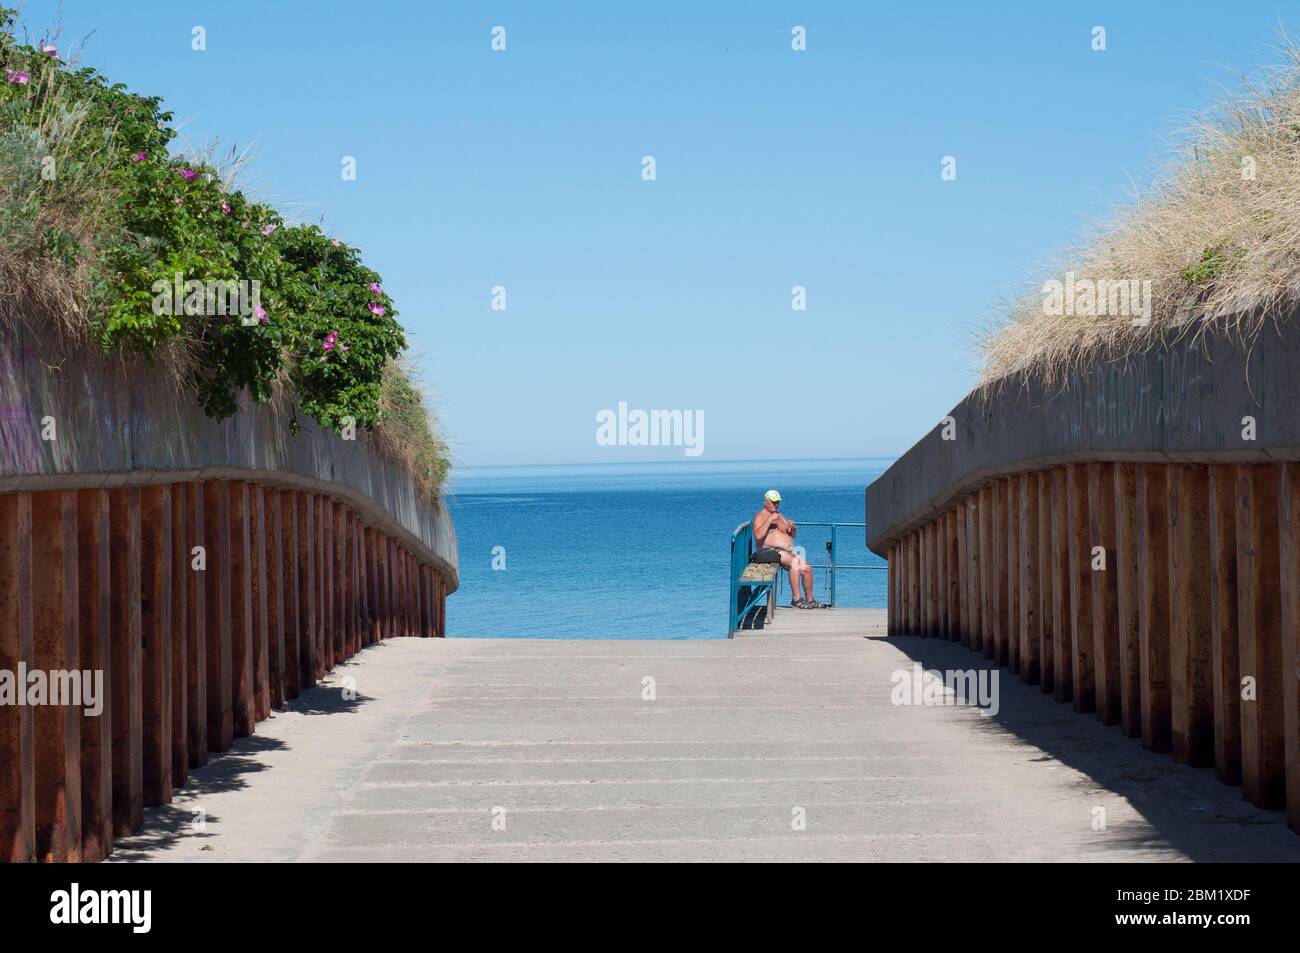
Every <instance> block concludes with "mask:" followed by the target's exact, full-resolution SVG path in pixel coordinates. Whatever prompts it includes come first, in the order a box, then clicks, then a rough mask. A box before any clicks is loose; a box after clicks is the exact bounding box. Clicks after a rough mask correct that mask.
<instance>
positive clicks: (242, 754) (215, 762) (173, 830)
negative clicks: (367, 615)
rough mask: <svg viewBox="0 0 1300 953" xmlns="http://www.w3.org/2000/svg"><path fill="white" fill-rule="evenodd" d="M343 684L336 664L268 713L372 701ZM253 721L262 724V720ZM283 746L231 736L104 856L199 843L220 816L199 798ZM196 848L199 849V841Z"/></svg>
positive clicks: (339, 710) (330, 710)
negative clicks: (170, 797)
mask: <svg viewBox="0 0 1300 953" xmlns="http://www.w3.org/2000/svg"><path fill="white" fill-rule="evenodd" d="M379 645H382V643H379ZM376 647H377V646H367V647H366V648H365V649H363V650H362V652H360V653H358V654H357V655H355V656H353V657H352V658H351V659H349V660H348V662H347V663H345V664H348V665H354V664H356V663H357V661H358V660H359V659H361V658H362V656H363V655H364V654H365V652H366V651H367V650H369V649H371V648H376ZM344 687H345V683H344V682H343V681H342V679H341V677H340V675H339V674H338V673H337V669H336V670H335V672H331V673H327V674H326V676H325V679H324V681H322V682H320V683H318V684H317V685H315V686H314V687H313V688H309V689H307V690H306V691H305V692H302V693H301V694H299V695H298V697H297V698H293V699H290V700H288V701H286V702H285V703H284V705H283V707H281V708H278V709H273V710H272V712H271V718H275V717H276V715H277V713H285V712H296V713H298V714H302V715H337V714H347V713H351V712H353V711H356V710H357V709H358V708H359V707H360V706H361V705H363V704H365V703H366V702H368V701H371V700H372V699H371V698H370V697H369V696H366V695H363V694H361V693H359V692H351V695H352V697H347V696H346V695H345V692H344ZM258 724H259V725H261V724H266V721H265V720H264V721H261V722H258ZM288 747H289V746H288V745H286V744H285V743H284V742H283V741H280V740H279V739H277V738H267V737H265V736H263V735H257V734H253V735H250V736H249V737H247V738H236V739H235V741H234V743H233V744H232V745H231V746H230V749H229V750H227V751H222V752H219V753H218V752H213V753H210V754H209V755H208V762H207V764H205V765H203V766H202V767H200V768H194V769H191V770H190V772H189V774H188V775H187V776H186V779H185V783H184V785H182V786H181V787H179V788H177V789H176V790H175V791H174V793H173V797H174V798H175V800H173V801H172V803H170V804H164V805H161V806H159V807H150V808H146V809H145V812H144V823H143V824H142V825H141V827H140V830H138V831H137V832H136V833H135V834H133V835H131V836H130V837H127V838H122V839H121V840H117V841H114V844H113V853H112V854H111V855H109V858H108V860H109V861H110V862H112V861H133V860H153V859H155V857H154V855H155V854H156V853H157V852H159V851H163V850H166V849H167V848H169V847H172V846H175V845H176V844H178V843H180V842H181V841H188V842H192V843H201V842H202V840H203V839H205V838H208V837H211V836H212V830H211V829H212V828H214V827H215V826H216V825H218V824H220V823H221V818H220V816H218V815H215V814H207V813H204V814H200V813H199V811H200V809H201V808H202V807H203V798H204V797H205V796H206V795H211V794H221V793H225V792H228V791H237V790H240V789H242V788H245V787H247V786H248V782H247V780H246V778H247V777H248V775H251V774H259V773H261V772H263V771H266V770H268V768H267V765H266V763H265V761H264V760H263V758H262V756H263V755H264V754H265V753H267V752H269V751H286V750H288ZM199 849H200V850H202V849H203V848H202V847H201V846H200V847H199Z"/></svg>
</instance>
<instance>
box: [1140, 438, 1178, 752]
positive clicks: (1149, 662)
mask: <svg viewBox="0 0 1300 953" xmlns="http://www.w3.org/2000/svg"><path fill="white" fill-rule="evenodd" d="M1136 467H1137V518H1138V668H1139V671H1138V678H1139V680H1140V683H1141V685H1140V695H1141V705H1142V744H1143V745H1144V746H1145V747H1146V748H1148V749H1150V750H1151V751H1169V750H1170V747H1171V744H1172V738H1171V734H1170V730H1171V729H1170V696H1169V524H1168V521H1167V518H1166V512H1165V511H1166V508H1167V506H1168V492H1167V483H1168V480H1167V474H1166V471H1165V467H1164V466H1163V465H1162V464H1154V463H1141V464H1137V465H1136Z"/></svg>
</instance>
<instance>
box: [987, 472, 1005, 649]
mask: <svg viewBox="0 0 1300 953" xmlns="http://www.w3.org/2000/svg"><path fill="white" fill-rule="evenodd" d="M988 492H989V522H990V528H991V529H992V535H991V537H990V541H991V542H992V544H993V546H992V548H991V549H990V550H989V569H990V571H991V573H992V577H991V579H990V582H989V589H990V592H989V599H990V605H991V608H992V610H993V639H992V644H991V645H990V643H989V642H985V643H984V657H985V658H991V659H992V660H993V664H994V665H1005V664H1006V663H1007V627H1008V623H1009V622H1010V621H1011V620H1010V618H1009V612H1008V610H1009V609H1010V606H1008V605H1007V580H1008V578H1009V576H1010V574H1009V573H1008V572H1007V519H1006V513H1007V501H1006V496H1005V494H1004V493H1003V492H1002V481H1001V480H998V481H997V482H995V483H992V484H990V485H989V488H988ZM990 648H991V649H992V651H990Z"/></svg>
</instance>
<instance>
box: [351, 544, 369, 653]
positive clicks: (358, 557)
mask: <svg viewBox="0 0 1300 953" xmlns="http://www.w3.org/2000/svg"><path fill="white" fill-rule="evenodd" d="M352 552H353V558H354V560H355V563H356V567H357V568H356V572H355V573H354V577H355V579H356V587H357V588H356V591H357V637H358V640H359V641H360V643H361V644H362V645H369V644H370V641H371V639H370V635H371V629H370V560H369V558H368V551H367V549H366V527H365V524H363V523H362V522H361V520H360V519H358V520H357V521H356V526H355V529H354V532H353V544H352Z"/></svg>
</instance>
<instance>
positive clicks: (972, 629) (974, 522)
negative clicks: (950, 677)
mask: <svg viewBox="0 0 1300 953" xmlns="http://www.w3.org/2000/svg"><path fill="white" fill-rule="evenodd" d="M966 549H967V551H968V555H969V557H970V561H969V564H968V565H967V566H966V579H967V585H968V588H967V592H966V599H967V602H968V604H969V605H970V625H969V626H967V638H966V640H965V641H964V642H963V643H962V644H963V645H966V646H968V647H970V648H972V649H975V650H977V651H978V650H979V647H980V632H981V631H982V630H983V626H984V600H983V598H982V596H981V585H980V579H981V578H982V576H983V572H982V570H981V569H980V565H981V563H982V562H983V559H984V551H983V547H982V545H981V543H980V521H979V494H978V493H972V494H971V495H970V496H968V497H966Z"/></svg>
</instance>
